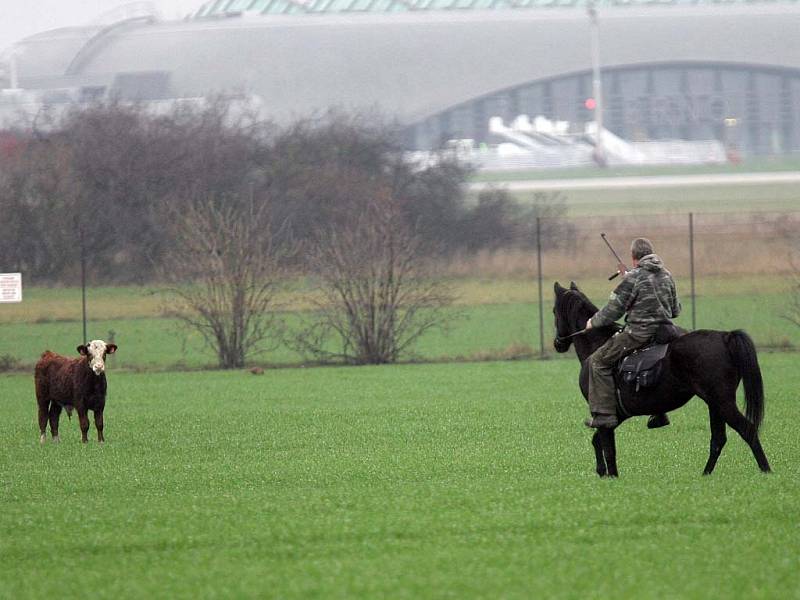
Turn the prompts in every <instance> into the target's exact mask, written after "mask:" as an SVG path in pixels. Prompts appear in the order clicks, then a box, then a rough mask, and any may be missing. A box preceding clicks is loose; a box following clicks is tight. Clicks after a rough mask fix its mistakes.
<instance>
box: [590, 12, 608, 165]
mask: <svg viewBox="0 0 800 600" xmlns="http://www.w3.org/2000/svg"><path fill="white" fill-rule="evenodd" d="M586 12H587V14H588V15H589V41H590V47H591V53H592V96H594V122H595V125H596V126H597V134H596V137H595V140H596V141H595V147H594V160H595V162H596V163H597V166H599V167H605V166H606V164H607V160H606V149H605V147H604V146H603V83H602V80H601V73H600V27H599V26H598V23H597V9H596V8H595V6H594V0H589V3H588V4H587V6H586Z"/></svg>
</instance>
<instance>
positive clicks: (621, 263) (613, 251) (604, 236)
mask: <svg viewBox="0 0 800 600" xmlns="http://www.w3.org/2000/svg"><path fill="white" fill-rule="evenodd" d="M600 237H601V238H603V241H604V242H605V243H606V246H608V249H609V250H611V254H613V255H614V258H616V259H617V263H618V264H620V265H622V266H625V263H623V262H622V259H621V258H620V257H619V254H617V252H616V250H614V248H612V247H611V244H609V243H608V240H607V239H606V234H605V233H601V234H600ZM626 269H627V267H626ZM617 275H619V271H617V272H616V273H614V274H613V275H612V276H611V277H609V278H608V280H609V281H611V280H612V279H614V278H615V277H616V276H617Z"/></svg>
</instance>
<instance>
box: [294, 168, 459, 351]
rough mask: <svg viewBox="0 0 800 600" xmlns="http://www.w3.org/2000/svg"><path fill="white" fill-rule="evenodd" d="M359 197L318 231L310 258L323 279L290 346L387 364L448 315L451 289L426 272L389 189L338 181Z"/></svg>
mask: <svg viewBox="0 0 800 600" xmlns="http://www.w3.org/2000/svg"><path fill="white" fill-rule="evenodd" d="M340 185H344V186H347V187H348V191H349V192H350V193H351V194H352V197H353V198H358V200H359V201H358V202H350V203H347V204H346V205H345V206H344V208H343V209H342V211H340V213H339V214H338V215H337V218H335V219H334V220H332V221H331V222H330V223H329V224H328V225H327V226H324V227H323V228H320V229H318V230H317V231H316V232H315V235H314V237H313V240H312V241H311V242H310V244H311V247H310V249H309V252H308V264H309V266H310V267H311V270H312V272H313V273H314V274H315V275H316V277H317V278H318V280H319V282H320V296H319V297H320V298H321V300H318V301H317V307H316V308H317V311H316V312H315V313H314V314H315V319H314V321H313V322H312V323H311V324H310V325H309V326H307V327H306V328H305V329H304V330H303V331H301V332H300V334H298V335H297V336H296V337H295V340H294V346H295V347H296V348H297V349H298V350H299V351H301V352H302V353H304V354H306V355H311V356H313V357H315V358H317V359H322V360H325V359H339V360H343V361H345V362H347V363H351V364H382V363H392V362H395V361H397V360H398V358H399V357H400V356H401V355H402V354H404V353H407V352H408V351H409V350H410V348H411V346H412V345H413V344H414V342H416V341H417V340H418V339H419V337H420V336H421V335H422V334H423V333H425V332H426V331H428V330H430V329H432V328H435V327H439V326H443V325H444V324H445V323H446V322H447V321H448V319H449V318H451V317H452V313H449V312H447V311H446V310H445V309H446V307H447V306H448V305H449V304H451V302H452V294H451V293H450V290H449V288H448V287H447V286H446V284H444V283H443V282H442V281H441V280H440V279H437V278H434V277H431V276H430V274H429V273H427V272H426V268H425V263H426V261H425V257H424V256H423V254H422V248H423V245H422V240H421V238H420V236H419V235H417V234H415V232H414V231H413V230H412V229H411V228H410V226H409V225H408V220H407V218H406V217H405V215H404V214H403V213H402V210H401V209H400V207H399V206H398V203H397V202H396V201H395V200H394V198H393V197H392V195H391V192H390V191H389V188H388V187H381V185H380V184H378V183H376V182H375V181H373V180H369V181H366V180H361V181H359V180H356V179H354V178H350V179H348V180H344V181H341V182H340Z"/></svg>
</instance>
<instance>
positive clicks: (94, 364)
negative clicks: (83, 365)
mask: <svg viewBox="0 0 800 600" xmlns="http://www.w3.org/2000/svg"><path fill="white" fill-rule="evenodd" d="M116 351H117V346H116V344H106V343H105V342H104V341H103V340H92V341H91V342H89V343H88V344H86V345H85V346H78V352H79V353H80V354H83V355H84V356H88V357H89V367H90V368H91V369H92V371H94V374H95V375H100V373H102V372H103V371H105V370H106V354H114V352H116Z"/></svg>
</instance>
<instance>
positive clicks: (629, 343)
mask: <svg viewBox="0 0 800 600" xmlns="http://www.w3.org/2000/svg"><path fill="white" fill-rule="evenodd" d="M631 259H632V260H633V268H632V269H631V270H630V271H628V270H627V268H626V266H625V265H624V264H622V263H620V264H619V266H618V269H619V273H620V275H622V282H621V283H620V284H619V285H618V286H617V287H616V289H615V290H614V291H613V292H612V293H611V297H610V299H609V301H608V304H606V305H605V306H604V307H603V308H601V309H600V310H599V311H597V313H596V314H595V315H594V316H593V317H592V318H591V319H589V321H588V322H587V323H586V330H587V331H588V330H590V329H593V328H596V327H604V326H608V325H612V324H613V323H614V322H615V321H616V320H617V319H619V318H620V317H622V315H625V314H627V316H626V317H625V327H624V328H623V329H622V331H620V332H619V333H617V334H615V335H614V336H612V337H611V338H610V339H609V340H608V341H607V342H606V343H605V344H603V345H602V346H600V348H598V349H597V350H596V351H595V352H594V353H593V354H592V355H591V356H590V357H589V366H590V376H589V410H590V411H591V414H592V418H591V419H587V420H586V421H585V423H586V425H587V426H588V427H593V428H612V429H613V428H614V427H616V426H617V425H618V424H619V419H618V418H617V401H616V386H615V383H614V368H615V366H616V364H617V363H618V362H619V361H620V360H621V359H623V358H624V357H625V356H627V355H629V354H631V353H632V352H633V351H634V350H637V349H639V348H643V347H644V346H647V345H650V344H651V343H653V340H654V338H655V336H656V333H657V332H658V330H659V328H660V327H662V326H663V325H669V324H671V323H672V321H671V319H674V318H675V317H677V316H678V315H679V314H680V312H681V305H680V302H678V296H677V292H676V290H675V282H674V281H673V279H672V274H671V273H670V272H669V271H668V270H667V269H666V268H665V267H664V263H663V262H661V259H660V258H659V257H658V255H657V254H655V252H654V251H653V244H652V243H651V242H650V240H648V239H646V238H636V239H635V240H633V243H631ZM667 424H669V420H668V419H667V416H666V414H661V415H653V416H651V417H650V420H649V421H648V427H651V428H653V427H661V426H663V425H667Z"/></svg>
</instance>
